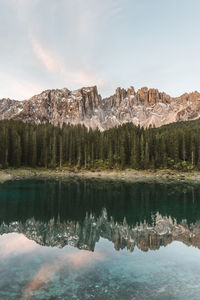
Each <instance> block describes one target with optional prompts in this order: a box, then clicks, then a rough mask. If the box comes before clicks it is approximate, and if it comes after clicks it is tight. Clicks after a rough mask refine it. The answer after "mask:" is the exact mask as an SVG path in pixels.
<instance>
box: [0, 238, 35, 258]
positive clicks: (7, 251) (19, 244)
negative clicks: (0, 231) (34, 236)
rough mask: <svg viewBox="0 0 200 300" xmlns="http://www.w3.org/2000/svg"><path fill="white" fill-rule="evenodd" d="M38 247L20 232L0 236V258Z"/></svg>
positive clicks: (27, 251)
mask: <svg viewBox="0 0 200 300" xmlns="http://www.w3.org/2000/svg"><path fill="white" fill-rule="evenodd" d="M38 248H39V246H38V245H37V244H36V243H35V242H33V241H30V240H28V239H27V238H26V237H25V236H24V235H22V234H17V233H10V234H8V235H4V236H3V237H1V248H0V254H1V258H2V259H5V258H8V257H10V256H12V257H13V256H18V255H23V254H25V253H29V252H33V251H34V250H36V249H38Z"/></svg>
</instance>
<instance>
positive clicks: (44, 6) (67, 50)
mask: <svg viewBox="0 0 200 300" xmlns="http://www.w3.org/2000/svg"><path fill="white" fill-rule="evenodd" d="M199 12H200V1H199V0H190V1H188V0H0V98H12V99H19V100H21V99H28V98H29V97H31V96H33V95H35V94H38V93H40V92H42V91H43V90H46V89H55V88H64V87H65V88H68V89H70V90H74V89H78V88H81V87H83V86H93V85H97V87H98V90H99V93H101V94H102V96H104V97H105V96H110V95H112V94H113V93H114V91H115V89H116V88H117V87H118V86H120V87H124V88H128V87H129V86H134V87H135V89H136V90H137V89H139V88H141V87H143V86H147V87H149V88H150V87H153V88H158V89H159V90H160V91H165V92H166V93H168V94H170V95H171V96H179V95H181V94H183V93H185V92H192V91H195V90H200V83H199V78H200V17H199Z"/></svg>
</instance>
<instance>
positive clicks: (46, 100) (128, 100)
mask: <svg viewBox="0 0 200 300" xmlns="http://www.w3.org/2000/svg"><path fill="white" fill-rule="evenodd" d="M199 117H200V93H198V92H193V93H190V94H187V93H186V94H184V95H182V96H180V97H177V98H172V97H170V96H169V95H167V94H165V93H160V92H159V91H158V90H157V89H148V88H147V87H144V88H141V89H139V90H138V91H137V92H136V91H135V89H134V88H133V87H130V88H129V89H128V90H125V89H122V88H117V89H116V92H115V94H114V95H113V96H111V97H108V98H105V99H102V97H101V95H99V94H98V90H97V87H96V86H93V87H84V88H81V89H78V90H75V91H70V90H68V89H66V88H64V89H60V90H59V89H56V90H46V91H44V92H42V93H41V94H39V95H36V96H33V97H32V98H31V99H29V100H24V101H16V100H10V99H1V100H0V119H1V120H3V119H14V120H22V121H28V122H34V123H37V124H40V123H45V122H50V123H52V124H53V125H58V124H63V123H70V124H84V125H86V126H87V127H90V128H96V127H98V128H99V129H100V130H105V129H108V128H111V127H114V126H118V125H120V124H123V123H127V122H132V123H134V124H135V125H140V126H143V127H148V126H150V125H152V126H156V127H159V126H161V125H164V124H169V123H172V122H178V121H187V120H195V119H197V118H199Z"/></svg>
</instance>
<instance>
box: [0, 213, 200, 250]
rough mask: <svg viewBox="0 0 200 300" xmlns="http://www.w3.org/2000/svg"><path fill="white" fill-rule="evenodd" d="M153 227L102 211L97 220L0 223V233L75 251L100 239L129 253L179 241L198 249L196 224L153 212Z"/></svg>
mask: <svg viewBox="0 0 200 300" xmlns="http://www.w3.org/2000/svg"><path fill="white" fill-rule="evenodd" d="M153 219H154V224H152V225H150V224H147V223H146V222H144V223H140V224H137V225H136V226H130V225H128V223H127V222H126V218H125V219H124V222H123V223H118V222H115V221H114V220H113V218H110V219H109V218H108V216H107V211H106V209H104V210H103V211H102V215H101V216H99V217H98V218H96V217H94V216H93V215H92V214H90V215H88V214H87V215H86V217H85V220H84V222H83V223H79V222H76V221H66V222H60V220H59V219H58V220H55V219H51V220H50V221H49V222H41V221H36V220H35V219H34V218H31V219H28V220H26V222H25V223H21V222H18V221H16V222H11V223H9V224H5V223H4V222H3V223H2V224H0V234H5V233H11V232H18V233H22V234H24V235H25V236H26V237H27V238H29V239H31V240H34V241H35V242H36V243H38V244H40V245H42V246H51V247H59V248H62V247H64V246H66V245H71V246H73V247H76V248H79V249H85V250H89V251H94V249H95V245H96V243H97V242H98V241H99V239H100V237H103V238H105V239H107V240H109V241H111V242H112V243H113V244H114V247H115V250H120V249H124V248H127V249H128V250H129V251H133V250H134V248H135V246H137V247H138V248H139V249H141V250H142V251H148V250H157V249H159V248H160V247H162V246H167V245H168V244H170V243H172V242H173V241H181V242H183V243H184V244H186V245H188V246H194V247H198V248H200V223H199V222H198V221H197V222H196V223H195V224H190V226H189V225H188V224H187V222H186V221H185V220H183V221H182V222H181V223H177V221H176V220H172V218H171V217H166V216H162V215H161V214H159V213H157V214H156V215H155V216H152V220H153Z"/></svg>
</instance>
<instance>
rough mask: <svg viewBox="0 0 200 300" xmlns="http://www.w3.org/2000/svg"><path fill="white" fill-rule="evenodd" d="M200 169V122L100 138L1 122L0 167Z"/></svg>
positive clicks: (79, 130)
mask: <svg viewBox="0 0 200 300" xmlns="http://www.w3.org/2000/svg"><path fill="white" fill-rule="evenodd" d="M26 166H27V167H45V168H54V167H64V166H69V167H77V168H88V169H90V168H120V169H124V168H133V169H158V168H171V169H179V170H190V169H200V120H196V121H190V122H180V123H173V124H170V125H166V126H162V127H160V128H148V129H144V128H140V127H137V126H134V125H133V124H130V123H127V124H124V125H122V126H119V127H116V128H112V129H109V130H106V131H104V132H100V131H99V130H98V129H96V130H91V129H89V130H88V129H87V128H86V127H84V126H82V125H76V126H72V125H67V124H63V126H62V127H60V126H58V127H54V126H52V125H51V124H42V125H36V124H32V123H23V122H21V121H13V120H10V121H8V120H4V121H0V167H1V168H8V167H17V168H18V167H26Z"/></svg>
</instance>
